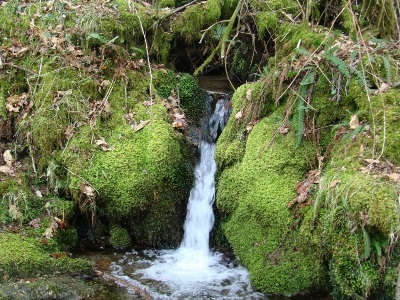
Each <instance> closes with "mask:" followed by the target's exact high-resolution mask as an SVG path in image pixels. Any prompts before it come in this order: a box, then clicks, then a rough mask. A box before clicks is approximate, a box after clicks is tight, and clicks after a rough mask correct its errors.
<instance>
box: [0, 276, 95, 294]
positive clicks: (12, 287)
mask: <svg viewBox="0 0 400 300" xmlns="http://www.w3.org/2000/svg"><path fill="white" fill-rule="evenodd" d="M95 287H96V285H95V284H88V283H87V281H85V280H83V279H80V278H71V277H68V276H54V277H41V278H35V280H27V281H21V282H11V283H7V284H2V285H1V286H0V299H8V300H11V299H19V300H42V299H83V298H88V297H90V298H91V297H95Z"/></svg>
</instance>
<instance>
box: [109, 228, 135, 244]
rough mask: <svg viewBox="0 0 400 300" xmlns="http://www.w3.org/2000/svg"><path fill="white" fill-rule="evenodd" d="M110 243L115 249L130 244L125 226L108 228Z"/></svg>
mask: <svg viewBox="0 0 400 300" xmlns="http://www.w3.org/2000/svg"><path fill="white" fill-rule="evenodd" d="M110 244H111V245H112V246H113V247H114V248H115V249H125V248H126V247H128V246H129V245H130V244H131V237H130V236H129V233H128V231H127V230H126V229H125V228H122V227H120V226H113V227H111V230H110Z"/></svg>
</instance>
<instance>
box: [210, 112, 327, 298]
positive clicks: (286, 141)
mask: <svg viewBox="0 0 400 300" xmlns="http://www.w3.org/2000/svg"><path fill="white" fill-rule="evenodd" d="M282 111H283V110H282V108H280V109H278V110H277V111H275V112H274V113H272V114H271V115H269V116H268V117H265V118H263V119H262V120H260V121H259V122H258V123H257V124H256V125H255V126H254V128H253V130H252V131H251V133H250V135H249V136H248V140H247V143H246V149H245V154H244V156H243V160H242V161H241V162H240V163H237V164H235V165H234V166H233V167H231V168H228V169H226V170H224V171H223V172H222V174H221V176H220V177H219V181H218V187H217V207H218V208H219V209H220V211H221V212H222V213H223V214H224V215H225V221H224V223H223V225H222V226H223V229H224V232H225V234H226V236H227V239H228V241H229V243H230V244H231V246H232V248H233V251H234V252H235V254H236V255H237V256H238V257H239V258H240V260H241V261H242V262H243V264H244V265H245V266H246V267H247V268H248V269H249V271H250V279H251V282H252V284H253V286H254V287H255V288H256V289H258V290H261V291H264V292H267V293H275V294H287V295H294V294H297V293H300V292H305V291H310V290H318V288H320V287H321V285H322V283H323V282H324V280H325V279H326V273H325V270H324V268H323V265H322V257H321V256H320V255H319V254H318V252H315V251H314V250H312V249H310V248H308V247H307V246H304V247H300V245H299V244H298V243H297V237H298V232H297V231H296V230H295V228H296V227H297V223H296V219H295V218H293V215H292V214H291V212H290V211H289V210H288V209H287V205H288V203H289V202H290V201H291V200H292V199H293V198H294V197H295V195H296V193H295V190H294V186H295V184H296V182H297V181H298V180H299V179H301V177H302V176H303V174H304V172H305V171H306V170H307V168H308V165H307V159H306V158H307V157H308V155H312V153H313V152H312V150H311V149H310V148H309V149H308V151H307V150H306V149H304V148H303V149H300V148H297V149H296V147H295V144H294V139H293V137H292V136H291V134H289V135H286V136H285V135H282V134H276V133H277V129H278V128H279V127H280V126H281V125H282V123H283V119H282ZM217 159H218V156H217Z"/></svg>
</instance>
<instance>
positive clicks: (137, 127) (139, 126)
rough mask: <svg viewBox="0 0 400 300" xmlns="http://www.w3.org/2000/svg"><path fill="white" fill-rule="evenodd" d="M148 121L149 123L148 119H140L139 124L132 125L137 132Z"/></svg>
mask: <svg viewBox="0 0 400 300" xmlns="http://www.w3.org/2000/svg"><path fill="white" fill-rule="evenodd" d="M149 123H150V120H146V121H140V123H139V125H136V126H135V127H134V128H135V132H138V131H139V130H140V129H142V128H143V127H144V126H146V125H147V124H149Z"/></svg>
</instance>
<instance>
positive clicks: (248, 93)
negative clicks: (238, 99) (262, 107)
mask: <svg viewBox="0 0 400 300" xmlns="http://www.w3.org/2000/svg"><path fill="white" fill-rule="evenodd" d="M251 92H252V90H251V89H248V90H247V92H246V98H247V100H249V101H251V100H252V97H251Z"/></svg>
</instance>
